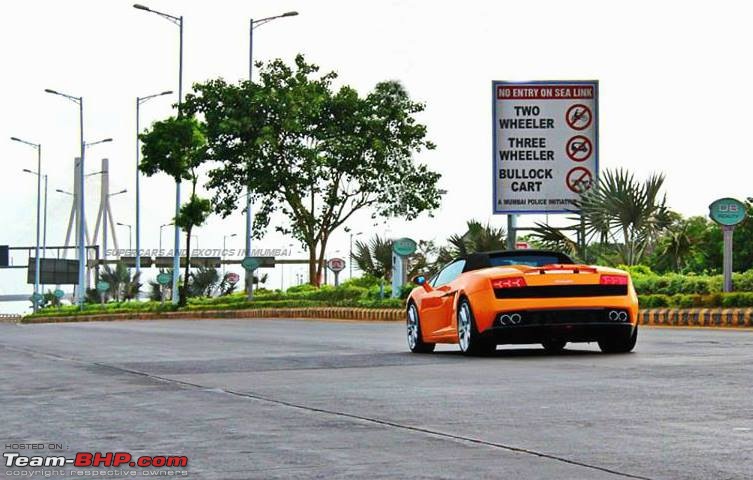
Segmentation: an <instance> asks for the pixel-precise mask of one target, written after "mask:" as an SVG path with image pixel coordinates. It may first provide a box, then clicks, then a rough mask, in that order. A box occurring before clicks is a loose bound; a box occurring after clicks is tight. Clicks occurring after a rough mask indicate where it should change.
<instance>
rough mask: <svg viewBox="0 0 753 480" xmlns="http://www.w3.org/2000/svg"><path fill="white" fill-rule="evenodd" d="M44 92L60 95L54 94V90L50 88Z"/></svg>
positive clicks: (56, 93)
mask: <svg viewBox="0 0 753 480" xmlns="http://www.w3.org/2000/svg"><path fill="white" fill-rule="evenodd" d="M44 91H45V92H47V93H53V94H55V95H60V94H59V93H58V92H56V91H55V90H53V89H51V88H45V89H44Z"/></svg>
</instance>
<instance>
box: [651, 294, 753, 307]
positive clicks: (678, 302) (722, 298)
mask: <svg viewBox="0 0 753 480" xmlns="http://www.w3.org/2000/svg"><path fill="white" fill-rule="evenodd" d="M638 304H639V305H640V306H641V308H661V307H669V308H719V307H721V308H734V307H753V292H731V293H711V294H708V295H699V294H682V293H679V294H676V295H662V294H656V295H638Z"/></svg>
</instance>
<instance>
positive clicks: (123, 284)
mask: <svg viewBox="0 0 753 480" xmlns="http://www.w3.org/2000/svg"><path fill="white" fill-rule="evenodd" d="M100 278H101V279H102V280H104V281H106V282H107V283H109V284H110V288H109V289H108V290H107V296H108V297H110V298H113V299H115V301H116V302H121V301H124V300H132V299H134V298H136V296H137V295H138V293H139V290H140V289H141V283H140V282H139V280H140V278H141V273H140V272H139V273H134V275H133V276H131V271H130V270H129V268H128V267H127V266H126V265H125V263H123V262H118V263H117V264H116V265H115V269H112V268H110V267H109V266H105V267H104V271H103V272H102V273H101V274H100Z"/></svg>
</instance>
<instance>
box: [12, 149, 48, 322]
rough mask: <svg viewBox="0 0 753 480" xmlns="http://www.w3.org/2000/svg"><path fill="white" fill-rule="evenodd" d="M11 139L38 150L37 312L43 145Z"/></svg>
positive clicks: (35, 284) (35, 267)
mask: <svg viewBox="0 0 753 480" xmlns="http://www.w3.org/2000/svg"><path fill="white" fill-rule="evenodd" d="M10 139H11V140H13V141H14V142H20V143H23V144H26V145H29V146H30V147H33V148H36V149H37V172H36V174H37V246H36V249H35V253H34V256H35V258H34V299H33V300H32V302H31V303H32V305H33V308H34V312H36V311H37V310H39V301H38V300H37V298H38V296H39V223H40V222H39V220H40V219H39V217H40V210H41V203H42V201H41V200H42V145H41V144H39V143H32V142H27V141H26V140H21V139H20V138H16V137H11V138H10ZM32 173H33V172H32Z"/></svg>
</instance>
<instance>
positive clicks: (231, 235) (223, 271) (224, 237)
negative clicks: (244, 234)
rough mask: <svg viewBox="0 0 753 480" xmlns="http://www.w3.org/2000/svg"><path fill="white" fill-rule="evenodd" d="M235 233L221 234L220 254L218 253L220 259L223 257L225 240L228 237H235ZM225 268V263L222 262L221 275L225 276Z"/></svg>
mask: <svg viewBox="0 0 753 480" xmlns="http://www.w3.org/2000/svg"><path fill="white" fill-rule="evenodd" d="M237 236H238V234H237V233H231V234H230V235H223V236H222V255H220V259H222V260H224V259H225V241H226V240H227V239H228V237H230V238H232V237H237ZM226 270H227V268H226V265H225V263H224V262H223V263H222V276H223V278H224V277H225V271H226Z"/></svg>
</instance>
